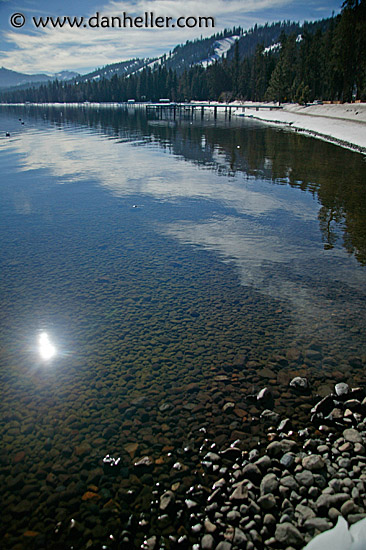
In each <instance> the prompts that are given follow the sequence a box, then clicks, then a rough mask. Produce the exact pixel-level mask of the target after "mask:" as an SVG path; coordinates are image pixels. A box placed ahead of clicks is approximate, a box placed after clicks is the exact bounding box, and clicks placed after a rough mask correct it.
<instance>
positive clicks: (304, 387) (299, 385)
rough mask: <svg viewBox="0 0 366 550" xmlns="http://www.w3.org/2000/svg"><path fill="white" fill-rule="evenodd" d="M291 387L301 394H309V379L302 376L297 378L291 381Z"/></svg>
mask: <svg viewBox="0 0 366 550" xmlns="http://www.w3.org/2000/svg"><path fill="white" fill-rule="evenodd" d="M289 386H290V388H292V389H293V390H295V391H297V392H299V393H308V391H309V389H310V386H309V381H308V379H307V378H304V377H301V376H295V378H293V379H292V380H291V381H290V383H289Z"/></svg>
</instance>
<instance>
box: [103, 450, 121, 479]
mask: <svg viewBox="0 0 366 550" xmlns="http://www.w3.org/2000/svg"><path fill="white" fill-rule="evenodd" d="M121 466H122V462H121V458H120V457H118V458H114V457H112V456H110V455H106V456H105V457H104V458H103V472H104V473H105V474H106V475H111V476H116V475H118V474H119V472H120V470H121Z"/></svg>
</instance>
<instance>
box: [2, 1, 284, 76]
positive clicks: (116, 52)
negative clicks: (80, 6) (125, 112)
mask: <svg viewBox="0 0 366 550" xmlns="http://www.w3.org/2000/svg"><path fill="white" fill-rule="evenodd" d="M290 3H291V2H290V0H256V1H255V0H248V1H246V2H245V3H244V2H243V1H242V0H225V1H224V0H212V2H210V4H209V5H207V6H202V3H200V2H197V1H196V0H186V1H184V2H182V1H176V0H174V1H173V0H153V1H151V0H139V1H137V2H132V1H129V2H117V1H113V0H112V1H111V2H109V3H107V4H105V5H103V6H101V7H100V8H98V11H99V12H100V14H101V16H121V15H122V14H123V12H125V13H126V14H128V15H131V16H134V17H135V16H141V15H143V14H144V13H145V12H153V13H154V15H155V16H156V17H157V16H163V17H167V16H169V17H172V18H174V19H176V18H178V17H180V16H184V17H188V16H206V17H214V18H215V28H211V27H209V28H200V29H198V28H192V29H187V28H184V29H178V28H177V27H176V28H174V29H172V28H171V29H166V28H163V29H156V28H155V29H124V28H121V29H119V28H117V29H116V28H115V29H112V28H94V29H91V28H75V27H74V28H70V27H63V28H62V29H60V28H57V29H55V28H51V27H47V28H45V29H39V28H38V29H37V28H36V27H35V26H34V24H33V23H32V16H34V15H35V16H39V15H43V16H47V15H50V14H52V15H56V14H55V7H54V6H53V7H52V8H50V11H49V12H47V11H46V10H45V11H44V13H43V14H41V13H40V10H39V9H38V8H37V12H36V11H29V9H27V10H23V11H24V13H25V14H26V17H27V22H26V25H25V26H24V27H23V28H22V29H19V30H16V29H14V30H7V31H5V32H4V33H3V39H5V41H6V42H7V45H8V47H7V50H6V51H2V52H0V55H1V57H2V64H3V65H4V66H6V67H10V68H14V67H16V68H17V70H18V71H21V72H22V71H23V72H27V73H35V72H40V71H42V72H45V71H46V72H56V71H60V70H62V69H65V68H67V69H75V70H83V69H84V70H86V69H87V68H90V66H91V62H92V66H93V67H97V66H103V65H106V64H109V63H115V62H118V61H122V60H125V59H130V58H133V57H155V56H158V55H161V54H163V53H165V52H166V51H169V49H171V48H173V47H174V46H175V45H176V44H179V43H182V42H185V41H186V40H189V39H194V38H196V37H199V36H201V35H203V36H211V35H212V34H214V33H215V32H218V31H220V30H222V29H224V28H227V27H232V26H234V25H236V26H238V25H242V26H247V27H250V26H252V25H253V24H254V23H256V22H258V23H260V22H264V19H263V20H262V21H261V13H262V16H263V12H264V10H268V9H272V10H273V9H276V8H279V7H281V8H284V7H286V6H287V5H289V4H290ZM51 10H52V11H51ZM58 14H59V15H65V7H60V8H59V9H58ZM66 15H70V16H73V15H75V9H73V10H72V13H69V14H66ZM93 15H95V11H94V12H89V13H85V12H84V13H79V14H78V16H83V17H86V18H88V17H91V16H93Z"/></svg>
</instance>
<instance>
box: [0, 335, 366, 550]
mask: <svg viewBox="0 0 366 550" xmlns="http://www.w3.org/2000/svg"><path fill="white" fill-rule="evenodd" d="M320 358H321V351H320V350H319V348H316V346H314V347H313V348H309V349H308V350H307V353H306V354H305V355H303V354H302V353H301V352H300V351H299V350H297V349H289V350H288V352H287V355H286V356H276V357H273V358H272V359H271V360H270V361H266V362H261V361H255V360H249V361H246V362H245V365H244V364H242V363H241V361H238V362H237V364H234V365H230V366H226V367H222V368H216V369H212V375H211V379H210V382H209V383H208V384H207V387H205V385H204V384H203V383H190V384H188V385H186V386H182V387H179V386H175V387H172V388H171V393H170V396H169V397H168V396H167V395H164V391H163V392H162V393H161V395H158V392H156V393H155V394H154V392H152V393H151V392H149V393H147V394H146V396H145V397H141V398H138V399H135V400H132V401H127V400H126V401H123V402H120V403H119V404H118V406H116V408H115V413H116V418H115V421H114V422H106V421H105V420H103V418H104V417H105V416H106V414H105V412H103V410H102V408H101V409H100V422H101V423H102V424H104V426H105V427H104V428H103V437H101V438H97V439H95V438H93V435H92V434H93V424H94V422H95V420H94V419H90V422H89V424H87V423H85V422H84V423H83V422H80V419H79V418H78V416H77V415H75V414H71V415H70V416H69V418H67V419H66V422H65V424H66V425H67V426H69V428H68V433H69V434H70V445H65V444H63V445H62V447H61V448H60V445H58V444H57V437H55V436H54V437H53V438H52V437H49V438H46V439H45V440H44V441H43V443H42V448H41V450H40V457H39V463H38V464H33V465H31V464H29V461H28V460H27V458H28V457H27V451H26V450H24V451H19V452H17V453H15V454H14V455H13V456H9V455H5V454H4V453H3V454H2V466H1V479H2V484H3V486H4V485H6V486H7V491H8V493H7V496H6V501H7V511H6V514H5V515H3V517H2V521H3V525H4V524H5V525H6V529H7V532H6V534H5V536H4V539H3V540H4V542H5V547H6V548H11V549H13V550H21V549H22V548H32V549H33V548H37V549H39V548H57V549H61V548H62V549H64V548H91V549H93V548H105V549H107V548H110V549H113V548H118V549H126V550H127V549H129V548H141V549H149V550H154V549H155V550H158V549H163V548H167V549H180V548H182V549H189V548H192V549H193V550H201V549H202V550H235V549H240V548H244V549H247V550H255V549H256V550H261V549H267V548H268V549H273V550H292V549H302V548H303V547H304V546H305V545H306V543H308V542H309V541H310V540H311V539H312V538H313V537H314V536H316V535H317V534H319V533H321V532H324V531H325V530H328V529H330V528H331V527H332V526H333V525H335V523H336V521H337V518H338V516H339V515H342V516H343V517H344V518H345V519H346V520H347V521H348V523H349V524H353V523H355V522H357V521H359V520H360V519H362V518H363V517H366V499H365V482H366V451H365V445H366V424H365V422H364V419H365V413H366V399H365V396H366V394H365V391H364V389H363V387H362V385H361V382H362V379H363V369H364V359H362V358H353V359H352V360H351V361H350V362H349V364H348V365H343V368H342V370H338V371H337V370H334V368H332V371H333V372H332V376H333V379H332V380H331V379H327V375H326V373H323V374H322V375H321V374H320V373H319V372H318V371H317V370H316V368H314V366H315V365H316V364H317V362H318V361H319V360H320ZM328 359H330V358H328ZM345 368H347V372H346V373H345V370H344V369H345ZM6 420H7V426H8V429H7V432H6V436H5V441H6V440H8V439H9V437H10V436H11V435H12V434H14V433H15V432H17V430H21V431H22V433H23V434H24V433H25V434H26V433H27V431H29V432H31V431H32V427H31V426H30V425H27V424H26V425H24V424H23V423H22V422H21V421H20V419H19V418H18V419H15V417H14V416H12V414H11V413H8V414H7V418H6ZM144 424H146V428H144V427H143V426H144ZM157 432H160V435H159V437H158V439H156V436H155V434H156V433H157ZM173 433H174V440H175V442H174V444H172V440H173ZM134 434H136V435H137V437H134ZM179 434H180V435H179ZM25 438H26V435H25ZM121 438H123V439H124V440H125V441H129V442H128V443H124V444H123V445H122V444H119V443H118V442H119V441H121ZM179 440H180V441H181V445H178V444H177V443H178V441H179ZM107 449H110V451H111V452H110V453H107V454H105V450H107ZM26 464H28V465H29V466H28V468H25V465H26ZM36 493H38V496H36ZM32 501H33V502H34V501H35V502H36V503H37V504H36V506H37V507H38V508H37V518H36V519H34V520H33V521H32V522H31V524H30V525H29V521H28V517H29V513H30V507H31V505H32V504H31V503H32ZM71 511H72V512H71ZM20 533H21V535H20ZM19 537H20V539H19Z"/></svg>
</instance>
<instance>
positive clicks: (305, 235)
mask: <svg viewBox="0 0 366 550" xmlns="http://www.w3.org/2000/svg"><path fill="white" fill-rule="evenodd" d="M138 138H139V139H138V141H135V142H133V141H132V142H126V141H116V140H114V141H113V140H111V139H110V138H108V139H105V138H102V137H101V136H100V135H98V134H97V133H95V132H92V131H90V130H85V129H84V130H80V129H77V130H75V129H74V128H66V127H61V128H60V129H59V130H58V131H55V130H54V129H52V128H51V129H50V128H48V129H45V130H43V131H37V132H34V131H31V130H29V131H28V132H25V133H24V134H23V135H22V136H20V137H19V139H18V140H15V141H13V142H12V144H11V146H12V147H13V148H14V149H15V150H16V152H17V153H18V154H19V155H20V156H21V158H22V170H39V169H46V170H48V171H50V173H51V174H52V175H53V176H54V177H56V178H57V181H58V182H59V183H62V184H70V183H73V182H80V181H93V182H97V183H98V184H99V185H101V186H102V187H104V188H106V189H108V190H109V191H110V192H111V193H112V194H113V195H114V196H116V197H120V198H126V197H128V196H134V197H136V196H140V197H141V201H144V198H146V201H147V202H148V200H147V199H148V198H152V199H154V200H157V201H159V202H168V203H173V204H183V203H184V201H185V200H186V199H188V200H191V199H198V200H200V201H203V202H206V201H212V202H213V204H216V205H220V209H221V210H223V209H224V210H225V211H227V212H228V213H227V214H226V215H225V214H222V215H218V214H217V213H215V212H214V210H215V209H213V211H212V213H211V215H210V214H207V212H210V211H208V210H207V209H206V210H205V214H202V215H200V214H199V213H198V214H197V212H194V217H195V219H194V220H193V221H192V219H190V220H189V221H187V220H184V219H183V220H176V221H171V220H169V215H168V216H167V219H168V221H161V220H154V219H152V220H151V218H149V215H147V220H148V219H149V223H151V222H152V225H153V227H154V228H155V230H156V231H158V232H159V233H161V234H163V235H166V236H169V237H170V238H174V239H176V240H178V241H179V242H181V243H185V244H187V243H189V244H194V245H197V246H199V247H203V248H205V249H209V250H211V251H214V252H215V253H218V255H219V257H221V259H223V261H225V262H232V263H233V264H234V265H235V266H236V269H237V272H238V275H239V278H240V281H241V284H243V285H252V286H254V287H255V288H256V289H258V290H259V291H261V292H263V293H265V294H266V295H269V296H271V297H274V298H278V299H284V300H286V301H289V302H290V303H291V304H292V309H293V311H294V317H295V318H297V321H296V322H298V323H299V331H300V332H301V330H302V326H301V325H302V321H305V318H307V322H308V323H309V322H314V319H318V320H319V322H320V323H321V322H322V320H323V321H324V322H326V323H329V322H330V321H329V319H330V317H331V316H332V315H333V314H334V315H336V313H337V308H338V307H339V306H338V302H337V301H334V302H333V301H332V297H330V298H326V297H325V295H326V294H327V293H326V292H324V289H325V288H326V287H327V286H329V285H330V286H332V285H334V284H335V285H337V284H338V283H339V282H342V284H346V285H347V286H349V281H350V280H352V281H353V282H352V283H351V285H353V286H356V287H358V288H362V281H363V279H364V277H363V276H361V275H360V277H359V278H358V279H357V277H356V278H355V277H353V276H352V277H351V278H350V277H349V271H350V270H352V271H353V270H356V271H357V270H359V268H358V266H357V265H356V262H355V261H354V259H353V258H351V259H348V258H347V255H346V253H345V251H344V250H343V249H341V248H335V249H333V250H332V251H331V253H330V254H328V255H326V254H327V253H326V252H325V251H324V250H323V245H322V242H321V239H320V237H319V228H318V211H319V205H318V204H317V203H316V202H315V201H314V198H313V197H312V196H311V195H310V194H309V193H304V192H302V191H300V190H299V189H293V188H290V187H288V186H284V185H282V186H277V185H274V184H273V183H272V182H270V181H263V180H261V179H260V178H258V179H255V178H253V177H252V176H250V177H249V176H247V175H246V174H243V173H237V174H236V175H234V176H232V177H227V175H226V174H223V175H220V174H219V173H217V172H215V171H214V170H213V168H212V166H205V165H199V164H197V163H193V162H186V161H184V159H183V158H182V157H178V156H174V155H173V154H170V153H169V152H167V151H166V150H161V149H160V147H159V145H158V144H157V143H154V140H151V139H150V142H149V143H146V142H144V141H142V140H141V136H138ZM220 157H221V155H220ZM220 162H223V158H220ZM147 223H148V222H147ZM347 262H348V263H347ZM353 307H354V306H353ZM300 318H301V319H302V321H301V320H300Z"/></svg>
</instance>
